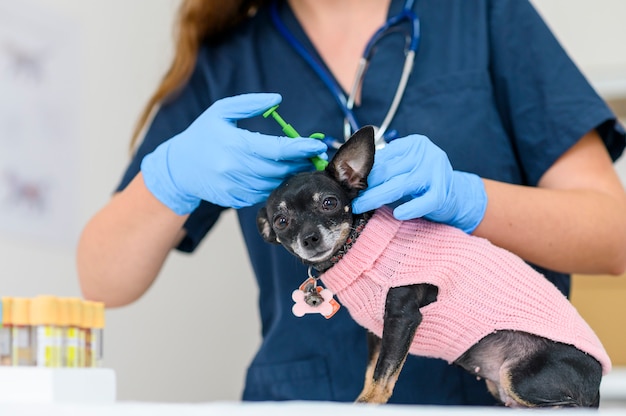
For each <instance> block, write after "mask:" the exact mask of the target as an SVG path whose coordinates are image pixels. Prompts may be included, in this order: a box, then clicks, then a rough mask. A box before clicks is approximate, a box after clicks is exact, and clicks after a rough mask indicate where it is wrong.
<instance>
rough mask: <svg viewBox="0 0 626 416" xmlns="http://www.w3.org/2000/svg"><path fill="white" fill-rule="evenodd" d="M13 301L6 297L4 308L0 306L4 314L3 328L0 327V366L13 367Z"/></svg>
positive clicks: (0, 310)
mask: <svg viewBox="0 0 626 416" xmlns="http://www.w3.org/2000/svg"><path fill="white" fill-rule="evenodd" d="M12 305H13V299H12V298H10V297H8V296H4V297H3V298H2V306H0V312H1V313H2V326H0V366H2V365H12V360H11V356H12V350H13V346H12V345H11V331H12V329H11V328H12V327H13V319H12V317H11V315H12V313H11V312H12V311H11V308H12Z"/></svg>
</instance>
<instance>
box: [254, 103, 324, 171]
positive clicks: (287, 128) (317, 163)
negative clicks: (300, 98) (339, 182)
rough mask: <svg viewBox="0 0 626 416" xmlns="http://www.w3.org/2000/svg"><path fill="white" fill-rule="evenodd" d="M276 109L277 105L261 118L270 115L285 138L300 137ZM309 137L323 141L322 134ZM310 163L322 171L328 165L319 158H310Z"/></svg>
mask: <svg viewBox="0 0 626 416" xmlns="http://www.w3.org/2000/svg"><path fill="white" fill-rule="evenodd" d="M277 108H278V105H275V106H274V107H272V108H270V109H269V110H267V111H266V112H264V113H263V117H265V118H267V117H268V116H270V115H271V116H272V117H273V118H274V120H276V122H277V123H278V124H279V125H280V127H282V129H283V133H285V134H286V135H287V137H291V138H292V139H293V138H294V137H302V136H301V135H300V133H298V132H297V131H296V129H294V128H293V126H292V125H291V124H289V123H287V122H286V121H285V120H283V118H282V117H281V116H280V114H278V113H277V112H276V109H277ZM309 137H310V138H312V139H323V138H324V134H322V133H313V134H312V135H310V136H309ZM311 162H312V163H313V165H314V166H315V169H317V170H324V169H326V166H327V165H328V161H326V160H324V159H322V158H321V157H319V156H313V157H312V158H311Z"/></svg>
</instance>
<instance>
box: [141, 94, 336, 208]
mask: <svg viewBox="0 0 626 416" xmlns="http://www.w3.org/2000/svg"><path fill="white" fill-rule="evenodd" d="M281 99H282V98H281V96H280V95H278V94H244V95H238V96H235V97H229V98H224V99H222V100H219V101H216V102H215V103H214V104H213V105H211V107H209V108H208V109H207V110H206V111H205V112H204V113H202V114H201V115H200V116H199V117H198V118H197V119H196V120H195V121H194V122H193V123H192V124H191V125H190V126H189V127H188V128H187V129H186V130H185V131H183V132H182V133H180V134H178V135H176V136H174V137H173V138H171V139H169V140H167V141H166V142H163V143H162V144H161V145H160V146H159V147H157V148H156V149H155V150H154V152H152V153H150V154H148V155H146V156H145V157H144V159H143V160H142V162H141V171H142V173H143V177H144V182H145V184H146V186H147V188H148V189H149V190H150V192H152V194H153V195H154V196H155V197H156V198H157V199H158V200H160V201H161V202H163V203H164V204H165V205H167V206H168V207H169V208H170V209H171V210H172V211H174V212H175V213H176V214H178V215H185V214H189V213H191V212H192V211H193V210H194V209H195V208H196V207H197V206H198V205H199V204H200V200H202V199H204V200H206V201H209V202H212V203H214V204H217V205H221V206H224V207H233V208H242V207H246V206H251V205H254V204H256V203H258V202H261V201H263V200H264V199H265V198H267V196H268V195H269V193H270V192H271V191H272V190H273V189H274V188H276V187H277V186H278V185H279V184H280V183H281V182H282V180H283V179H284V178H285V177H287V176H289V175H291V174H293V173H296V172H298V171H303V170H310V169H311V168H312V164H311V162H310V161H309V160H308V159H309V158H310V157H312V156H315V155H318V154H320V153H323V152H325V151H326V145H325V144H324V143H323V142H322V141H321V140H313V139H310V138H295V139H290V138H288V137H275V136H267V135H263V134H260V133H253V132H250V131H247V130H244V129H240V128H237V125H236V123H237V120H241V119H244V118H250V117H253V116H256V115H259V114H261V113H263V112H264V111H265V110H267V109H268V108H270V107H272V106H274V105H276V104H278V103H280V101H281Z"/></svg>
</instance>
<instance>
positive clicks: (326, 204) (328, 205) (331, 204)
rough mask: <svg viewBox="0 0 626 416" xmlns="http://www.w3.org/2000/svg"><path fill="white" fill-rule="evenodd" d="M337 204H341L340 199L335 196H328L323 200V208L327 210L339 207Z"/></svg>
mask: <svg viewBox="0 0 626 416" xmlns="http://www.w3.org/2000/svg"><path fill="white" fill-rule="evenodd" d="M337 205H339V200H338V199H337V198H335V197H334V196H329V197H326V198H324V200H323V201H322V209H323V210H325V211H331V210H333V209H335V208H337Z"/></svg>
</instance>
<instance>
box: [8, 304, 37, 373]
mask: <svg viewBox="0 0 626 416" xmlns="http://www.w3.org/2000/svg"><path fill="white" fill-rule="evenodd" d="M11 315H12V319H13V326H12V331H11V335H12V347H13V348H12V349H13V351H12V364H13V366H31V365H35V357H34V354H33V347H34V345H33V344H34V340H33V338H32V333H31V327H30V299H27V298H13V304H12V308H11Z"/></svg>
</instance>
